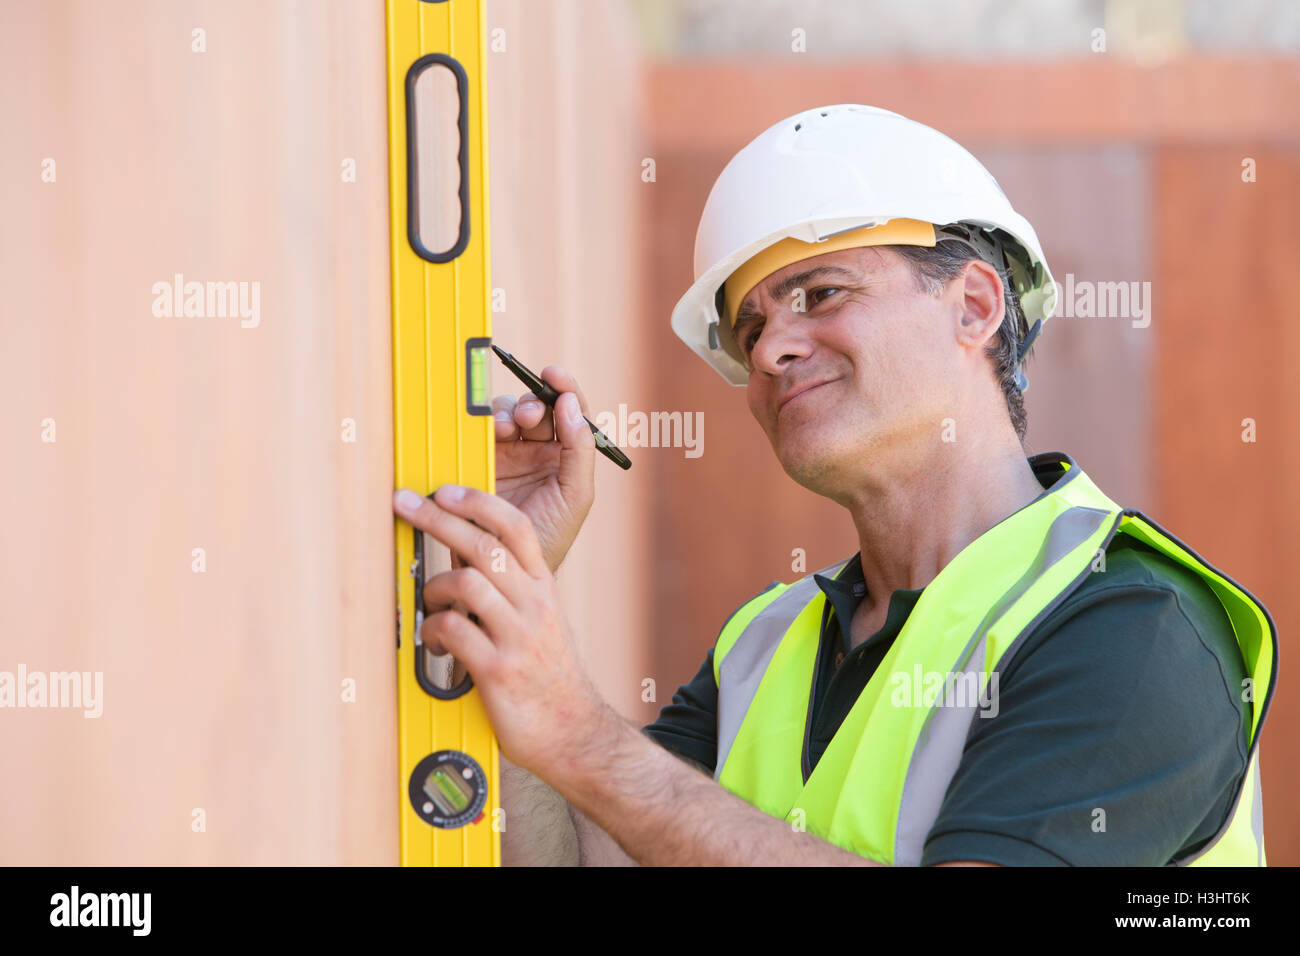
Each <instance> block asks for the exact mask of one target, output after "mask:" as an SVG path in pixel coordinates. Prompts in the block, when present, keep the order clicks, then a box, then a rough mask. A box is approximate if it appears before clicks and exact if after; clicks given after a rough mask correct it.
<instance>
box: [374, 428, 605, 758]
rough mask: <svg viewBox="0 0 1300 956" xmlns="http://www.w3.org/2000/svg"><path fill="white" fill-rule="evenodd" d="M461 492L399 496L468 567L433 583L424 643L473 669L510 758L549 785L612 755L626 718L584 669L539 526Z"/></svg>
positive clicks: (494, 501) (499, 503)
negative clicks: (615, 723)
mask: <svg viewBox="0 0 1300 956" xmlns="http://www.w3.org/2000/svg"><path fill="white" fill-rule="evenodd" d="M583 427H584V428H585V427H586V426H585V425H583ZM587 435H588V437H590V436H591V432H590V431H588V432H587ZM457 490H458V486H455V485H444V486H443V487H441V488H439V489H438V491H437V492H436V494H435V496H434V500H432V501H430V500H429V499H427V498H425V497H423V496H422V495H420V494H419V493H417V492H414V491H409V490H407V489H403V490H401V491H398V492H397V493H396V494H395V495H394V499H393V507H394V510H395V511H396V512H397V514H398V515H399V516H400V517H401V518H403V519H405V520H406V521H408V522H410V523H411V524H412V525H413V526H414V527H416V528H418V529H420V530H421V531H424V532H426V533H428V534H430V535H432V536H433V537H434V538H436V539H437V540H439V541H441V542H442V543H443V544H445V545H447V546H448V547H449V548H450V549H451V551H452V553H453V554H458V555H460V557H461V559H462V561H463V562H464V563H465V565H466V566H465V567H460V568H456V569H454V570H451V571H444V572H442V573H441V574H436V575H434V576H433V577H432V578H430V579H429V580H428V581H427V582H426V583H425V585H424V606H425V620H424V624H423V626H422V628H421V631H420V634H421V637H422V639H423V641H424V643H425V645H426V646H427V647H428V649H429V650H430V651H431V652H432V653H434V654H453V655H455V657H456V659H457V661H459V662H461V663H463V664H464V665H465V668H466V669H467V670H468V671H469V673H470V676H471V677H473V678H474V684H475V686H476V687H477V688H478V689H479V692H480V693H481V694H482V695H483V703H484V706H485V707H486V709H487V712H488V718H489V719H490V720H491V722H492V727H493V730H495V732H496V735H497V739H498V740H499V741H500V744H501V749H502V751H503V752H504V753H505V754H506V756H507V757H508V758H509V759H510V760H511V761H512V762H513V763H515V764H516V765H518V766H520V767H523V768H524V769H526V770H530V771H532V772H533V773H535V774H536V775H537V776H539V777H542V778H543V779H545V780H548V781H549V780H551V779H552V778H554V777H555V776H556V775H563V774H564V772H565V768H566V767H567V766H568V765H569V764H570V763H571V762H572V761H573V760H575V759H578V758H580V757H581V755H583V754H585V753H586V752H587V751H588V750H589V749H590V748H598V747H600V746H602V745H603V743H604V740H602V738H604V739H605V740H607V739H608V729H607V728H608V726H609V722H610V720H611V718H613V719H617V715H616V714H614V712H613V711H612V710H611V709H610V708H609V706H608V705H607V704H606V703H605V701H604V700H603V699H602V698H601V696H600V694H599V693H598V692H597V691H596V688H595V686H594V685H593V684H592V683H591V681H590V679H589V678H588V677H587V675H586V673H585V672H584V671H583V669H582V666H581V664H580V662H579V660H578V655H577V652H576V649H575V647H574V644H573V639H572V637H571V635H570V631H569V624H568V621H567V620H566V618H565V615H564V612H563V611H562V610H561V608H560V602H559V595H558V593H557V587H556V583H555V577H554V576H553V575H552V573H551V571H550V569H549V568H548V567H547V564H546V560H545V558H544V557H543V554H542V547H541V544H540V543H539V541H538V535H537V532H536V530H535V529H534V527H533V522H532V521H531V520H530V519H529V517H528V516H527V515H526V514H524V513H523V512H522V511H520V510H519V509H518V508H516V507H515V506H514V505H512V504H510V503H509V502H507V501H505V500H503V499H501V498H500V497H498V496H496V495H491V494H488V493H487V492H485V491H481V490H479V489H476V488H463V489H459V490H460V491H461V492H462V496H461V497H459V498H457V497H455V492H456V491H457ZM471 521H472V522H474V523H473V524H471ZM453 605H459V606H461V607H464V608H465V609H467V610H466V613H462V612H461V611H459V610H455V609H454V608H453ZM469 613H472V614H475V615H476V616H477V617H478V620H479V622H480V623H479V624H475V623H474V622H473V621H471V620H470V619H469V617H468V614H469Z"/></svg>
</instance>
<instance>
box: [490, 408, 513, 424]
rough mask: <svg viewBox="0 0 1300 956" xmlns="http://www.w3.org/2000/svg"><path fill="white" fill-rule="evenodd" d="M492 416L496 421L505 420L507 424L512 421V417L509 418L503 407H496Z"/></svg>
mask: <svg viewBox="0 0 1300 956" xmlns="http://www.w3.org/2000/svg"><path fill="white" fill-rule="evenodd" d="M493 417H494V418H495V419H496V420H497V421H499V422H506V423H507V424H509V423H510V422H512V421H514V419H513V418H511V416H510V413H509V412H507V411H505V410H503V409H498V410H497V411H496V412H495V413H494V415H493Z"/></svg>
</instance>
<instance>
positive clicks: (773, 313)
mask: <svg viewBox="0 0 1300 956" xmlns="http://www.w3.org/2000/svg"><path fill="white" fill-rule="evenodd" d="M812 350H813V343H812V339H811V337H810V336H809V334H808V328H807V316H806V315H804V314H803V313H799V312H795V311H794V310H792V309H789V308H782V307H775V306H771V305H770V304H769V309H768V315H767V318H766V319H765V320H764V322H763V328H762V329H761V330H760V332H759V335H758V339H757V340H756V341H755V342H754V345H753V348H751V349H750V351H749V364H750V366H751V367H752V368H753V369H754V370H755V371H759V372H766V373H767V374H769V375H780V374H781V373H782V372H783V371H784V370H785V369H786V367H787V366H788V365H789V364H790V363H791V362H795V361H798V360H799V359H801V358H807V357H808V356H809V355H811V354H812Z"/></svg>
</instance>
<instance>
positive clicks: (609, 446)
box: [492, 345, 632, 471]
mask: <svg viewBox="0 0 1300 956" xmlns="http://www.w3.org/2000/svg"><path fill="white" fill-rule="evenodd" d="M492 351H493V352H496V353H497V357H498V358H500V359H501V361H502V362H504V363H505V366H506V368H508V369H510V371H512V372H514V374H515V378H517V379H519V381H521V382H523V383H524V384H525V385H527V386H528V388H529V390H530V391H532V393H533V394H534V395H536V396H537V397H538V398H540V399H541V400H542V401H544V402H545V403H546V404H547V405H549V406H550V407H551V408H555V402H556V399H558V398H559V397H560V393H559V392H557V391H556V390H555V389H553V388H551V386H549V385H547V384H546V383H545V382H543V381H542V380H541V379H540V378H539V377H538V376H537V375H535V374H533V373H532V372H531V371H529V370H528V369H527V368H526V367H525V366H524V365H523V364H522V363H520V362H518V361H516V360H515V357H514V356H513V355H511V354H510V353H509V352H504V351H502V350H501V349H499V348H497V347H496V346H495V345H494V346H492ZM582 420H583V421H585V422H586V423H587V424H588V425H591V433H592V434H593V435H595V436H596V448H597V449H598V450H599V451H600V453H601V454H602V455H604V456H605V457H606V458H608V459H609V460H610V461H612V462H613V463H614V464H616V465H618V467H620V468H622V469H623V470H624V471H626V470H627V469H629V468H631V467H632V461H631V459H629V458H628V457H627V455H625V454H623V452H622V451H621V450H619V447H618V446H617V445H615V444H614V443H613V442H612V441H610V440H609V439H608V438H606V437H605V433H604V432H602V431H601V430H600V429H599V428H597V427H596V426H595V425H592V424H591V419H590V418H588V417H587V416H586V415H583V416H582Z"/></svg>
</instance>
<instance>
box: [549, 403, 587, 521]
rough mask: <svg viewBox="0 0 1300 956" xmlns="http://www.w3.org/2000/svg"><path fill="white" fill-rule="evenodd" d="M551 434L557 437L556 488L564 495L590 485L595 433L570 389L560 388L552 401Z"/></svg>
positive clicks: (585, 488)
mask: <svg viewBox="0 0 1300 956" xmlns="http://www.w3.org/2000/svg"><path fill="white" fill-rule="evenodd" d="M555 413H556V414H555V437H556V438H557V439H559V441H560V470H559V475H558V480H559V482H560V488H561V489H562V490H563V491H564V492H565V497H566V498H568V497H569V494H568V492H569V491H570V490H573V491H577V492H583V491H586V490H587V489H589V488H590V487H591V483H592V472H593V471H594V470H595V469H594V465H595V457H596V436H595V435H593V434H592V433H591V426H590V425H588V424H587V421H586V419H584V418H583V417H582V406H580V405H579V404H578V396H577V395H576V394H575V393H574V392H564V393H562V394H561V395H560V397H559V398H558V399H556V402H555Z"/></svg>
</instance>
